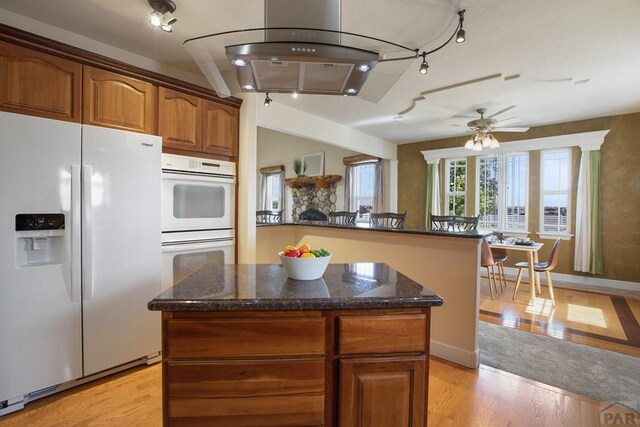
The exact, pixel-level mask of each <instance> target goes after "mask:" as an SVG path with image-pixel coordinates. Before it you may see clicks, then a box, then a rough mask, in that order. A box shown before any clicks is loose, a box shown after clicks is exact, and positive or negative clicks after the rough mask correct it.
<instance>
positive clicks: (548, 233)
mask: <svg viewBox="0 0 640 427" xmlns="http://www.w3.org/2000/svg"><path fill="white" fill-rule="evenodd" d="M554 152H555V153H558V152H565V153H568V159H567V187H566V189H564V190H545V188H544V178H545V162H544V155H545V153H554ZM572 173H573V150H572V149H571V147H564V148H551V149H547V150H540V199H539V203H540V205H539V211H540V212H539V219H538V221H539V222H538V228H539V231H538V235H540V237H542V238H550V239H553V238H556V237H564V238H565V240H566V239H568V238H570V237H571V236H573V234H571V213H572V211H571V209H572V203H571V192H572V186H573V175H572ZM545 195H566V197H567V215H566V216H567V225H566V230H565V231H560V230H559V229H558V230H545V229H544V227H545V224H544V196H545Z"/></svg>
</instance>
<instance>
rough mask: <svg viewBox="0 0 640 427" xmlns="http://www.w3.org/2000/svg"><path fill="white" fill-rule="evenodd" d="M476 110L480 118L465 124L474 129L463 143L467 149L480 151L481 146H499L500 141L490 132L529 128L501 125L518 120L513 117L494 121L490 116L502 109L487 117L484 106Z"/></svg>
mask: <svg viewBox="0 0 640 427" xmlns="http://www.w3.org/2000/svg"><path fill="white" fill-rule="evenodd" d="M509 109H510V108H509ZM476 112H477V113H478V114H480V118H479V119H477V120H471V121H470V122H469V123H467V126H469V127H470V128H471V129H472V130H473V131H474V133H473V135H471V137H470V138H469V140H468V141H467V142H466V143H465V144H464V148H467V149H469V150H473V151H482V149H483V148H489V149H494V148H500V143H499V142H498V140H497V139H496V137H495V136H493V134H492V133H491V132H526V131H528V130H529V128H528V127H512V128H507V127H501V126H504V125H506V124H508V123H513V121H516V122H519V121H520V120H519V119H517V118H515V117H511V118H508V119H505V120H500V121H496V120H493V119H492V118H491V117H493V116H495V115H497V114H500V113H501V112H504V110H503V111H500V112H498V113H496V114H494V115H493V116H490V117H489V118H485V117H484V113H486V112H487V109H486V108H478V109H477V110H476Z"/></svg>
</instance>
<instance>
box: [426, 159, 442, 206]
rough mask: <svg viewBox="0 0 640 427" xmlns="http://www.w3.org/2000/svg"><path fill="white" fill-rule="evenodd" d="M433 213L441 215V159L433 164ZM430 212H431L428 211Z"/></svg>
mask: <svg viewBox="0 0 640 427" xmlns="http://www.w3.org/2000/svg"><path fill="white" fill-rule="evenodd" d="M431 185H432V188H431V213H432V214H433V215H440V161H439V160H438V161H436V163H435V164H434V165H433V180H432V182H431ZM427 213H429V212H427Z"/></svg>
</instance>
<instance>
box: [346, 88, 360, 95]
mask: <svg viewBox="0 0 640 427" xmlns="http://www.w3.org/2000/svg"><path fill="white" fill-rule="evenodd" d="M357 92H358V91H357V90H355V89H354V88H352V87H350V88H349V89H347V93H350V94H352V95H353V94H354V93H357Z"/></svg>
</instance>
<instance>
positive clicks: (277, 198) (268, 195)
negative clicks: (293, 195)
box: [261, 172, 284, 211]
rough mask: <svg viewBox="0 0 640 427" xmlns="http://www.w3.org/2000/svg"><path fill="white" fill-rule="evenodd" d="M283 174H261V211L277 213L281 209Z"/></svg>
mask: <svg viewBox="0 0 640 427" xmlns="http://www.w3.org/2000/svg"><path fill="white" fill-rule="evenodd" d="M283 193H284V172H275V173H265V174H262V192H261V194H262V205H261V207H262V209H264V210H273V211H279V210H282V209H283V200H284V194H283Z"/></svg>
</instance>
